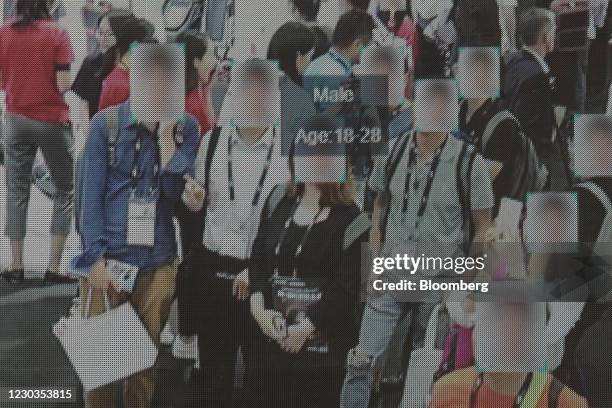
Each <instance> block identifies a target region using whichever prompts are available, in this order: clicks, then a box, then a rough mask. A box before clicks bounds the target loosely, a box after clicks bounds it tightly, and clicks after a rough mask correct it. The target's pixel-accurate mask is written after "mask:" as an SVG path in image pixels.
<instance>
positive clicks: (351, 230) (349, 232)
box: [342, 213, 370, 250]
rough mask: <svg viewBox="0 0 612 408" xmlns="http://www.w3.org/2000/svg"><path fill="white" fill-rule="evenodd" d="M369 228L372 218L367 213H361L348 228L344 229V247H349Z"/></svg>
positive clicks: (344, 248)
mask: <svg viewBox="0 0 612 408" xmlns="http://www.w3.org/2000/svg"><path fill="white" fill-rule="evenodd" d="M368 228H370V219H369V218H368V216H367V215H366V213H359V215H358V216H357V217H355V219H353V221H352V222H351V223H350V224H349V226H348V227H347V228H346V230H344V242H343V245H342V249H343V250H346V249H348V248H349V247H350V246H351V245H352V244H353V242H355V240H356V239H357V238H359V237H360V236H362V235H363V234H364V233H365V232H366V231H367V230H368Z"/></svg>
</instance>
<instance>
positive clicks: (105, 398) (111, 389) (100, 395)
mask: <svg viewBox="0 0 612 408" xmlns="http://www.w3.org/2000/svg"><path fill="white" fill-rule="evenodd" d="M176 270H177V264H176V263H174V264H170V265H165V266H162V267H159V268H157V269H155V270H153V271H147V272H143V273H142V274H140V275H139V276H138V279H137V280H136V285H135V287H134V291H133V293H132V295H131V297H130V299H131V302H132V304H133V305H134V308H135V309H136V312H137V313H138V315H139V316H140V318H141V320H142V322H143V323H144V325H145V327H146V328H147V329H148V330H149V333H150V335H151V336H152V338H153V340H154V341H155V342H156V343H157V344H159V333H160V332H161V330H162V328H163V326H164V324H165V322H166V320H167V319H168V313H169V311H170V304H171V302H172V298H173V296H174V289H175V282H176ZM80 293H81V305H82V309H83V313H84V312H85V303H86V302H87V296H88V293H89V285H88V284H87V282H86V281H83V282H82V283H81V292H80ZM108 297H109V301H110V303H111V305H113V306H117V305H119V304H121V303H123V302H125V301H127V300H128V295H127V294H125V293H121V294H118V293H116V292H111V293H109V295H108ZM104 308H105V306H104V295H103V293H102V292H101V291H98V290H94V291H93V293H92V297H91V305H90V307H89V315H90V316H97V315H99V314H102V313H103V312H104ZM155 379H156V369H155V367H152V368H150V369H148V370H145V371H143V372H140V373H138V374H135V375H133V376H131V377H129V378H127V379H126V380H124V381H123V383H122V384H121V383H115V384H109V385H107V386H104V387H100V388H97V389H95V390H93V391H91V392H88V393H86V395H85V407H86V408H113V407H116V406H118V404H117V396H118V394H119V392H120V391H121V386H122V385H123V392H122V395H123V406H124V407H126V408H128V407H129V408H148V407H150V406H151V405H152V400H153V391H154V388H155Z"/></svg>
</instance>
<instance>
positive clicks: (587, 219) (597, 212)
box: [573, 177, 612, 244]
mask: <svg viewBox="0 0 612 408" xmlns="http://www.w3.org/2000/svg"><path fill="white" fill-rule="evenodd" d="M591 181H593V182H594V183H595V184H597V185H598V186H599V187H601V188H602V189H603V191H604V192H605V193H606V194H607V195H608V197H612V178H610V177H597V178H594V179H592V180H591ZM573 191H575V192H577V193H578V240H579V241H580V242H582V243H585V244H591V243H594V242H596V241H597V237H598V236H599V231H600V229H601V226H602V224H603V221H604V218H605V217H606V209H605V208H604V206H603V205H602V204H601V202H600V201H599V199H598V198H597V197H595V196H594V195H593V194H592V193H591V192H590V191H588V190H586V189H584V188H577V187H574V189H573Z"/></svg>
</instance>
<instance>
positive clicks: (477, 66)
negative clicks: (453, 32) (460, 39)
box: [457, 47, 500, 98]
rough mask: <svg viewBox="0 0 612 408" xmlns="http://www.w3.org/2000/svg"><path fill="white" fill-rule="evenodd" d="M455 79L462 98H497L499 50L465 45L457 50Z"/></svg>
mask: <svg viewBox="0 0 612 408" xmlns="http://www.w3.org/2000/svg"><path fill="white" fill-rule="evenodd" d="M457 79H458V80H459V90H460V94H461V96H462V97H463V98H497V97H498V96H499V93H500V51H499V49H498V48H495V47H466V48H462V49H461V50H460V52H459V61H458V64H457Z"/></svg>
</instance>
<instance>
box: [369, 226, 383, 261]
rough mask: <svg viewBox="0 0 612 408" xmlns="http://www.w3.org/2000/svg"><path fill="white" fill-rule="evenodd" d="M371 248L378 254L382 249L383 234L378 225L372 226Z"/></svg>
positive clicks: (373, 253) (374, 253)
mask: <svg viewBox="0 0 612 408" xmlns="http://www.w3.org/2000/svg"><path fill="white" fill-rule="evenodd" d="M369 242H370V250H371V251H372V255H374V256H377V255H379V254H380V251H381V250H382V234H381V233H380V228H378V227H376V226H372V228H370V241H369Z"/></svg>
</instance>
